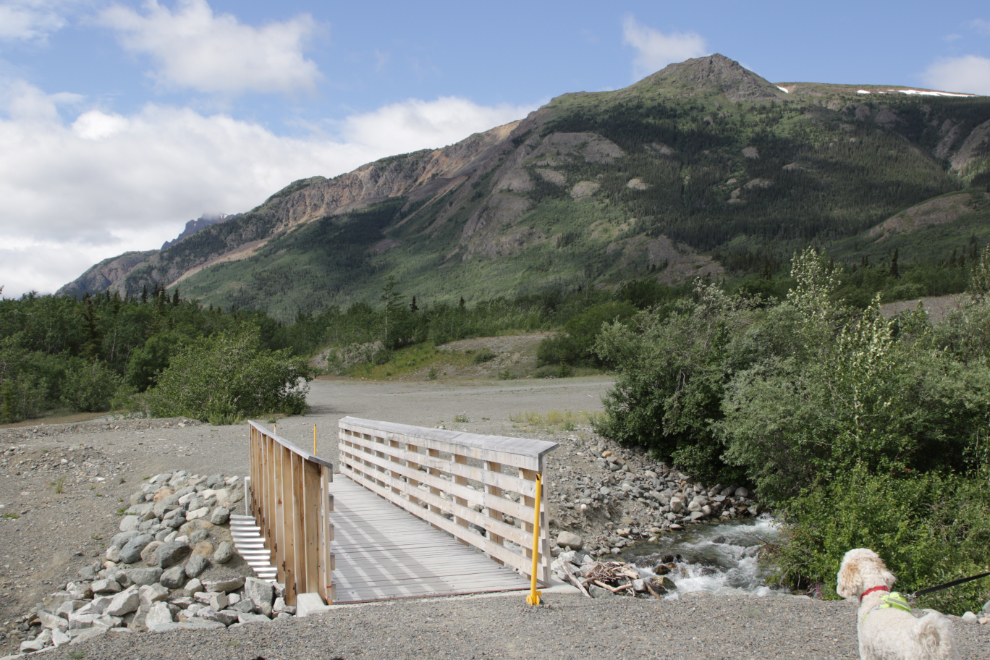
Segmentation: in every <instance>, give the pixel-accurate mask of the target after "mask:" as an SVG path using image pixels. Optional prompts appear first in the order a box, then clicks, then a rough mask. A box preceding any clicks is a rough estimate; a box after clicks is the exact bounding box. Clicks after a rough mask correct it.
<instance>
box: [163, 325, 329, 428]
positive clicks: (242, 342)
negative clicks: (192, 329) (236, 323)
mask: <svg viewBox="0 0 990 660" xmlns="http://www.w3.org/2000/svg"><path fill="white" fill-rule="evenodd" d="M311 379H312V376H311V375H310V373H309V368H308V367H307V365H306V362H305V360H303V359H301V358H293V357H291V356H290V354H289V351H288V350H280V351H268V350H265V349H263V348H262V347H261V343H260V340H259V337H258V331H257V329H256V328H251V327H247V328H243V329H241V330H240V331H238V332H236V333H227V332H224V333H219V334H216V335H213V336H212V337H209V338H206V339H202V340H200V341H197V342H194V343H190V344H187V345H185V346H183V347H181V348H180V349H179V351H178V352H177V353H176V355H175V356H174V357H173V358H172V361H171V363H170V364H169V366H168V368H167V369H165V371H163V372H162V373H161V375H160V376H159V377H158V384H157V385H156V386H155V388H154V389H152V390H150V391H149V393H148V397H147V398H148V406H149V411H150V412H151V414H152V415H154V416H156V417H175V416H186V417H193V418H196V419H200V420H203V421H215V422H218V423H233V422H235V421H236V420H238V419H241V418H244V417H252V416H262V415H267V414H273V413H283V414H299V413H301V412H303V410H305V407H306V393H307V392H308V391H309V386H308V385H306V384H305V383H306V381H309V380H311Z"/></svg>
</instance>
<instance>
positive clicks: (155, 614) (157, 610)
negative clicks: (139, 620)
mask: <svg viewBox="0 0 990 660" xmlns="http://www.w3.org/2000/svg"><path fill="white" fill-rule="evenodd" d="M144 623H145V625H146V626H148V629H149V630H150V629H151V628H153V627H155V626H157V625H161V624H163V623H172V611H171V610H170V609H168V603H155V604H153V605H152V606H151V609H149V610H148V614H147V616H146V617H145V620H144Z"/></svg>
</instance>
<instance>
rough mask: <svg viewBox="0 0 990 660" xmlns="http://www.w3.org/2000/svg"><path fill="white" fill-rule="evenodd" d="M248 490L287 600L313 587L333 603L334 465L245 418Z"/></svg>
mask: <svg viewBox="0 0 990 660" xmlns="http://www.w3.org/2000/svg"><path fill="white" fill-rule="evenodd" d="M248 429H249V433H248V445H249V451H250V472H251V489H250V493H249V505H250V511H251V514H252V515H253V516H254V519H255V521H256V522H257V524H258V527H260V528H261V536H262V538H263V539H264V542H265V547H266V548H267V549H268V551H269V553H270V562H271V563H272V565H274V566H275V567H276V568H277V572H278V580H279V581H280V582H283V583H284V584H285V602H286V604H287V605H295V602H296V596H297V595H299V594H302V593H308V592H316V593H318V594H319V595H320V597H321V598H322V599H323V600H324V601H326V602H327V603H332V602H333V598H334V587H333V581H332V579H331V571H332V570H333V554H332V553H331V551H330V548H331V543H332V542H333V524H332V523H331V521H330V514H331V513H332V512H333V497H332V496H331V495H330V492H329V483H330V481H332V480H333V465H332V464H331V463H329V462H328V461H325V460H323V459H321V458H319V457H317V456H314V455H313V454H310V453H309V452H306V451H304V450H302V449H300V448H299V447H297V446H296V445H294V444H292V443H291V442H289V441H288V440H286V439H285V438H281V437H279V436H278V435H276V434H275V433H273V432H271V431H269V430H268V429H266V428H264V427H263V426H261V425H260V424H257V423H255V422H251V421H249V422H248Z"/></svg>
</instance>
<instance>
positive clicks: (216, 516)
mask: <svg viewBox="0 0 990 660" xmlns="http://www.w3.org/2000/svg"><path fill="white" fill-rule="evenodd" d="M534 515H535V514H534ZM228 520H230V511H228V510H227V509H225V508H223V507H222V506H218V507H217V508H215V509H213V513H211V514H210V522H211V523H213V524H214V525H226V524H227V521H228Z"/></svg>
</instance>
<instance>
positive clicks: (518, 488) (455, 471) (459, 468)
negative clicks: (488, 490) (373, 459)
mask: <svg viewBox="0 0 990 660" xmlns="http://www.w3.org/2000/svg"><path fill="white" fill-rule="evenodd" d="M345 437H347V439H348V441H349V442H348V444H349V445H351V446H358V447H363V448H367V449H372V448H373V445H372V443H371V442H369V441H367V440H364V439H363V438H358V437H355V436H345ZM385 453H387V454H388V455H389V456H394V457H397V458H400V459H402V460H405V461H406V462H407V464H408V463H410V462H415V463H416V465H415V466H413V465H410V466H409V467H410V468H412V469H417V468H418V467H419V466H420V465H422V466H424V467H426V468H431V467H432V468H436V469H437V470H439V471H440V472H444V473H446V474H451V475H454V476H459V477H466V478H467V479H470V480H471V481H475V482H478V483H482V484H494V485H496V486H498V487H499V488H501V489H502V490H508V491H511V492H513V493H519V494H520V495H534V494H535V492H534V490H533V489H534V488H535V486H534V484H533V482H532V481H526V480H525V479H520V478H519V477H514V476H512V475H511V474H504V473H503V472H502V471H501V467H500V469H499V470H498V471H495V470H489V469H487V467H486V468H479V467H472V466H470V465H466V464H464V463H463V462H461V461H448V460H445V459H442V458H434V457H433V456H431V455H424V454H419V453H416V452H414V451H411V450H408V449H402V448H401V447H396V446H390V447H387V448H386V449H385ZM438 453H439V452H438ZM486 463H492V464H494V465H499V466H501V464H500V463H493V462H492V461H486Z"/></svg>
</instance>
